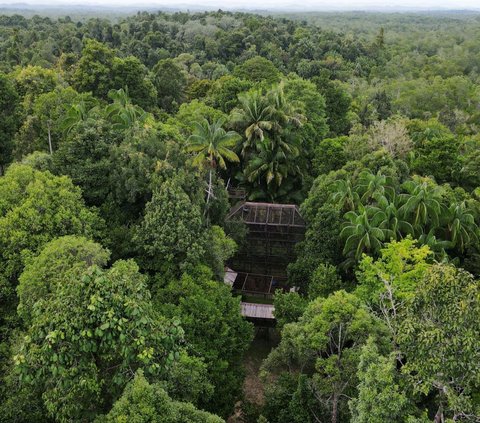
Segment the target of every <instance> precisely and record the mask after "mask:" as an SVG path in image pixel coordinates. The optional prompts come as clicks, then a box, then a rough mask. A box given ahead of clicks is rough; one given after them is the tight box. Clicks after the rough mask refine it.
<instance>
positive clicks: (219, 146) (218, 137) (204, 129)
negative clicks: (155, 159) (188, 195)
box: [185, 119, 240, 204]
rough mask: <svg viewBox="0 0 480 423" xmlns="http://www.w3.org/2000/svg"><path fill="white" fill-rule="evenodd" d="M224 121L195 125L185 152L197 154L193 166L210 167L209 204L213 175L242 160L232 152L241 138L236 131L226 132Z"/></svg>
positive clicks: (204, 121)
mask: <svg viewBox="0 0 480 423" xmlns="http://www.w3.org/2000/svg"><path fill="white" fill-rule="evenodd" d="M223 124H224V121H223V120H222V119H218V120H217V121H216V122H214V123H212V124H211V123H210V122H208V120H206V119H204V120H203V121H201V122H195V123H194V130H193V134H192V135H190V137H189V138H188V141H187V146H186V147H185V150H186V151H187V152H189V153H196V155H195V157H194V159H193V164H194V165H196V166H198V167H200V168H203V167H204V166H205V165H206V166H208V167H209V172H208V174H209V176H208V191H207V200H206V203H207V204H208V202H209V200H210V197H211V196H212V193H213V191H212V173H213V172H214V170H215V169H216V168H217V166H219V167H220V168H221V169H226V167H227V165H226V161H229V162H239V161H240V159H239V157H238V156H237V154H236V153H235V152H234V151H233V150H232V148H233V147H235V145H236V143H237V141H238V139H239V138H240V136H239V135H238V134H237V133H236V132H235V131H228V132H226V131H225V130H224V129H223Z"/></svg>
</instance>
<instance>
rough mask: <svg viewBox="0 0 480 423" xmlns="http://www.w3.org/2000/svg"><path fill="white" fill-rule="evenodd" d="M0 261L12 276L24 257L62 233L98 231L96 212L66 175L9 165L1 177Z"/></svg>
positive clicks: (94, 233) (13, 277)
mask: <svg viewBox="0 0 480 423" xmlns="http://www.w3.org/2000/svg"><path fill="white" fill-rule="evenodd" d="M0 198H1V200H0V246H1V248H0V261H1V266H2V267H1V269H2V272H3V273H4V275H5V276H6V277H7V278H11V279H12V280H15V278H16V277H18V275H19V274H20V272H21V271H22V268H23V265H24V263H25V259H26V258H27V257H28V256H30V255H32V254H36V253H38V252H39V251H40V249H41V248H43V246H44V245H45V244H46V243H47V242H49V241H51V240H52V239H54V238H56V237H59V236H63V235H84V236H87V237H89V238H91V237H94V236H96V235H98V233H97V232H96V230H97V229H99V228H100V220H99V218H98V216H97V215H96V214H95V213H94V212H93V211H91V210H89V209H88V208H87V207H85V204H84V202H83V200H82V197H81V191H80V189H79V188H77V187H75V186H73V184H72V182H71V180H70V179H69V178H68V177H65V176H61V177H58V176H53V175H52V174H51V173H50V172H48V171H47V172H40V171H37V170H34V169H32V168H31V167H29V166H26V165H20V164H15V165H12V166H10V168H9V169H8V171H7V172H6V174H5V176H4V177H2V178H0Z"/></svg>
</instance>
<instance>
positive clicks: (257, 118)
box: [231, 90, 274, 156]
mask: <svg viewBox="0 0 480 423" xmlns="http://www.w3.org/2000/svg"><path fill="white" fill-rule="evenodd" d="M238 100H239V102H240V106H239V107H237V108H235V109H234V110H233V111H232V117H231V122H232V124H233V125H234V126H237V127H239V128H242V130H243V131H244V133H245V139H246V140H245V142H244V144H243V148H242V155H243V156H245V155H247V153H248V152H249V151H251V150H252V149H254V147H255V145H256V143H257V142H259V141H263V140H264V138H265V135H266V132H267V131H270V130H271V129H272V128H273V123H274V122H273V120H272V113H273V110H272V106H271V105H270V103H269V101H268V99H267V98H266V97H265V96H263V95H262V92H261V91H260V90H254V91H248V92H246V93H244V94H240V95H239V96H238Z"/></svg>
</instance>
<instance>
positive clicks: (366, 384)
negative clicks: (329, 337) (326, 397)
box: [349, 338, 409, 423]
mask: <svg viewBox="0 0 480 423" xmlns="http://www.w3.org/2000/svg"><path fill="white" fill-rule="evenodd" d="M357 377H358V380H359V381H360V383H359V385H358V397H357V398H355V399H353V400H351V401H350V403H349V406H350V411H351V413H352V419H351V422H352V423H384V422H386V421H389V420H393V421H395V422H407V421H408V420H407V416H406V414H407V411H408V405H409V404H408V399H407V396H406V395H405V392H403V391H402V388H401V387H400V386H399V384H398V381H397V373H396V367H395V357H393V356H392V357H383V356H381V355H380V354H379V352H378V348H377V346H376V345H375V342H374V340H373V338H369V339H368V341H367V343H366V344H365V345H364V346H363V348H362V352H361V355H360V362H359V364H358V372H357Z"/></svg>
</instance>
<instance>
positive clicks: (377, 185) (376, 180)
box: [355, 170, 395, 205]
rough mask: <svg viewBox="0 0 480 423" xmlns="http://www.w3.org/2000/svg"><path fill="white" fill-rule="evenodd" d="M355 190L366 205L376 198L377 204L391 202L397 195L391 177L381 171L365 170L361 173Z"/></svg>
mask: <svg viewBox="0 0 480 423" xmlns="http://www.w3.org/2000/svg"><path fill="white" fill-rule="evenodd" d="M355 190H356V191H357V193H358V194H359V196H360V201H361V202H362V204H364V205H366V204H368V203H369V202H371V201H372V200H375V202H376V203H377V204H380V203H385V202H389V201H391V199H392V198H393V197H394V196H395V189H394V188H393V183H392V180H391V178H390V177H387V176H385V175H382V174H381V172H380V171H378V172H377V173H376V174H374V173H372V172H371V171H370V170H363V171H362V172H361V173H360V175H359V179H358V183H357V185H356V187H355Z"/></svg>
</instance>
